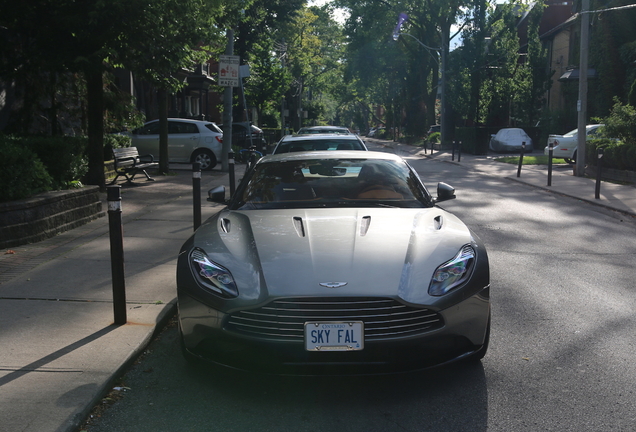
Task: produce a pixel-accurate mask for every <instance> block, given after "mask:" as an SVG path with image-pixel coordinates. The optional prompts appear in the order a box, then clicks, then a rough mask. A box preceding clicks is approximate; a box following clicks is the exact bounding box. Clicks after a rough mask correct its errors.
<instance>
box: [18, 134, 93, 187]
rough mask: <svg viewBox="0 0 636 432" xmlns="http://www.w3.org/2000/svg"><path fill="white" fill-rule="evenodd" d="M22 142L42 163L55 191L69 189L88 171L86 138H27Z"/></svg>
mask: <svg viewBox="0 0 636 432" xmlns="http://www.w3.org/2000/svg"><path fill="white" fill-rule="evenodd" d="M20 142H21V143H22V145H24V146H25V147H26V148H29V149H30V150H31V151H32V152H33V153H35V154H36V155H37V157H38V158H39V159H40V160H41V161H42V163H43V164H44V166H45V167H46V170H47V172H48V173H49V174H50V176H51V179H52V183H51V186H52V187H53V189H67V188H68V187H70V186H71V185H72V184H73V182H76V181H78V180H80V179H81V178H82V177H83V176H84V174H86V172H87V171H88V163H87V160H86V157H85V156H84V154H85V151H86V146H87V144H88V139H87V138H86V137H26V138H22V139H21V140H20Z"/></svg>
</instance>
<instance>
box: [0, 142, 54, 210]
mask: <svg viewBox="0 0 636 432" xmlns="http://www.w3.org/2000/svg"><path fill="white" fill-rule="evenodd" d="M0 154H1V155H2V157H0V184H1V185H2V187H1V188H0V202H4V201H13V200H18V199H22V198H27V197H29V196H32V195H35V194H37V193H40V192H44V191H47V190H50V189H51V184H52V179H51V176H50V175H49V173H48V172H47V171H46V168H45V166H44V164H43V163H42V161H40V160H39V159H38V158H37V156H36V155H35V154H34V153H33V152H32V151H31V150H29V149H28V148H25V147H24V146H23V145H21V144H20V143H19V142H18V141H17V140H15V139H12V138H10V137H3V136H0Z"/></svg>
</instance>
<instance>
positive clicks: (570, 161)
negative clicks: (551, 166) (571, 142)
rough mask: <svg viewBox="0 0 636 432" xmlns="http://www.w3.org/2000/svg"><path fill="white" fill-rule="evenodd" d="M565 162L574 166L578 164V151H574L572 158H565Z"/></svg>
mask: <svg viewBox="0 0 636 432" xmlns="http://www.w3.org/2000/svg"><path fill="white" fill-rule="evenodd" d="M563 160H564V161H566V162H567V163H569V164H570V165H574V164H575V163H576V150H574V153H572V158H571V159H570V158H563Z"/></svg>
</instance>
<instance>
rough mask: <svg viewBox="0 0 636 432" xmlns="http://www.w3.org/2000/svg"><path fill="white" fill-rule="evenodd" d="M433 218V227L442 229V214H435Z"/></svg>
mask: <svg viewBox="0 0 636 432" xmlns="http://www.w3.org/2000/svg"><path fill="white" fill-rule="evenodd" d="M433 220H434V221H435V229H436V230H441V229H442V225H444V219H443V218H442V215H439V216H435V218H434V219H433Z"/></svg>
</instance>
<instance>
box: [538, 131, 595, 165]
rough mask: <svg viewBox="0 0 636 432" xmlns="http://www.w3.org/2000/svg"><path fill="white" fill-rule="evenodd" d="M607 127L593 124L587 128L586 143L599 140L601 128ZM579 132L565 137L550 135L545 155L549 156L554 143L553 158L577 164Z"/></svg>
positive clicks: (570, 133)
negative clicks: (598, 135) (595, 139)
mask: <svg viewBox="0 0 636 432" xmlns="http://www.w3.org/2000/svg"><path fill="white" fill-rule="evenodd" d="M603 126H605V125H603V124H593V125H587V126H585V135H586V138H585V141H588V140H591V139H594V138H597V134H598V133H599V132H600V130H601V128H602V127H603ZM578 136H579V130H578V128H577V129H574V130H571V131H570V132H568V133H566V134H565V135H550V136H549V137H548V145H547V146H546V147H545V149H544V151H543V153H544V154H546V155H548V153H549V151H550V143H552V145H553V148H552V156H553V157H555V158H562V159H565V161H566V162H567V163H569V164H573V163H575V162H576V149H577V147H578V140H579V138H578Z"/></svg>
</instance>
